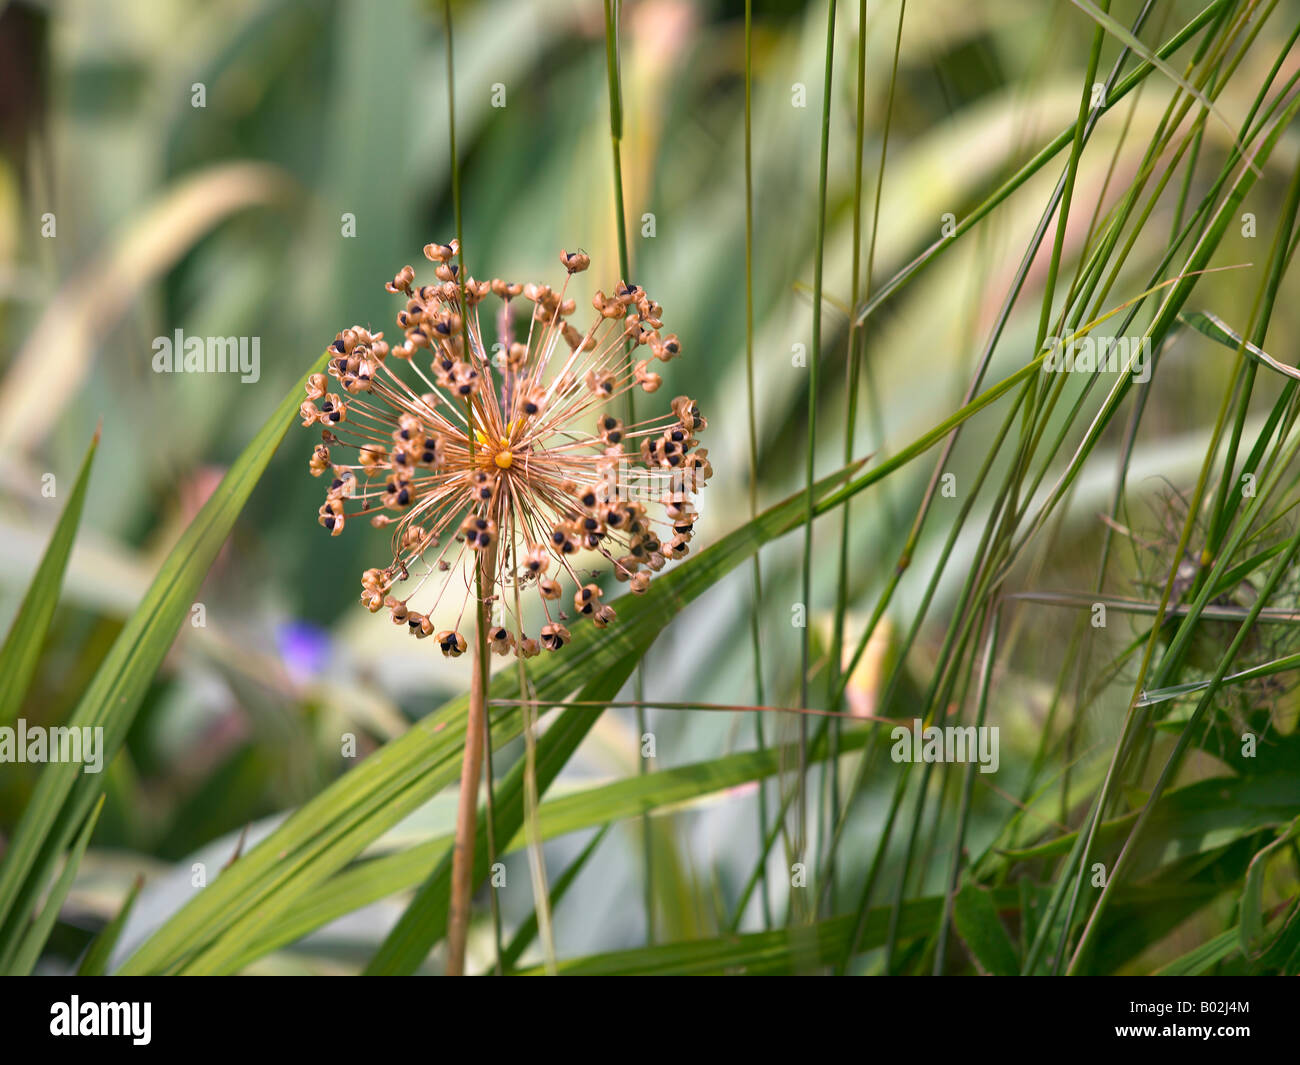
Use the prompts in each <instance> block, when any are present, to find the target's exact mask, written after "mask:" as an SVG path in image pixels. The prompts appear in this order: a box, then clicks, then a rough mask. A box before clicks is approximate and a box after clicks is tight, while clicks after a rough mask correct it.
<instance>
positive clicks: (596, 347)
mask: <svg viewBox="0 0 1300 1065" xmlns="http://www.w3.org/2000/svg"><path fill="white" fill-rule="evenodd" d="M458 250H459V249H458V247H457V244H456V242H454V241H453V242H452V243H451V244H450V245H443V244H429V245H427V246H426V247H425V249H424V253H425V255H426V257H428V258H429V259H430V260H431V261H433V262H434V263H435V264H436V267H435V271H434V272H435V274H436V276H437V279H438V283H437V284H432V285H423V286H416V284H415V271H414V270H413V269H412V268H411V267H410V266H406V267H403V269H402V270H401V271H400V272H399V273H398V274H397V276H396V277H394V278H393V280H392V281H390V282H388V283H387V285H386V288H387V289H388V291H389V292H392V293H394V294H400V295H401V296H403V297H404V298H405V304H404V306H403V307H402V309H401V310H400V311H399V312H398V315H397V325H398V327H399V328H400V329H401V330H402V336H403V339H402V342H401V343H400V344H397V345H393V346H390V345H389V344H388V343H387V342H386V341H385V340H384V334H383V333H371V332H370V331H369V330H367V329H364V328H362V327H360V326H354V327H353V328H351V329H346V330H344V331H343V332H341V333H339V334H338V335H337V336H336V337H335V339H334V342H333V344H331V345H330V354H331V359H330V363H329V367H328V377H327V376H326V375H325V374H316V375H314V376H313V377H312V378H311V379H310V381H309V382H308V385H307V399H306V401H305V402H304V403H303V404H302V407H301V414H302V419H303V425H304V426H312V425H320V426H321V427H322V442H321V443H320V444H319V445H317V447H316V449H315V452H314V453H313V455H312V457H311V462H310V469H311V472H312V473H313V474H314V475H315V476H318V477H320V476H323V475H325V474H326V473H328V474H329V478H330V482H329V488H328V490H327V492H326V496H325V502H324V504H323V505H322V506H321V508H320V513H319V520H320V524H321V525H323V526H324V527H325V528H326V529H327V530H329V532H330V533H331V534H332V535H335V536H337V535H339V534H340V533H341V532H342V531H343V529H344V527H345V526H346V525H347V523H348V522H349V521H350V520H351V519H353V518H356V517H360V516H367V517H369V518H370V523H371V524H372V525H374V526H376V527H388V526H391V527H392V530H393V536H392V560H391V562H389V563H388V564H387V565H385V566H383V567H377V568H373V569H368V570H366V571H365V573H363V574H362V579H361V584H362V595H361V601H362V603H364V604H365V606H366V607H367V608H368V609H369V610H370V611H371V612H372V613H378V612H380V611H383V610H387V612H388V614H389V616H390V617H391V618H392V620H393V621H394V622H395V623H396V624H399V625H402V626H404V627H405V628H406V629H407V630H408V631H409V632H410V633H412V634H413V635H415V636H417V637H420V638H424V637H427V636H430V635H434V634H435V632H436V640H437V643H438V645H439V647H440V648H441V650H442V653H443V654H444V655H447V656H451V657H455V656H458V655H460V654H463V653H464V651H465V650H466V647H467V643H468V641H467V639H466V637H465V635H464V634H463V633H462V631H461V630H462V627H463V626H464V619H465V613H466V609H467V607H468V606H469V604H470V602H471V600H472V599H473V598H474V581H473V567H472V566H466V565H465V563H466V562H473V561H474V560H475V559H476V557H477V562H478V565H479V566H481V567H482V568H483V570H484V573H483V581H482V586H483V597H484V602H485V603H486V604H488V605H489V606H490V608H491V611H492V618H493V620H492V624H491V628H490V632H489V641H490V644H491V648H492V650H493V651H494V652H496V653H497V654H502V655H504V654H510V653H513V654H515V655H521V656H523V657H531V656H533V655H536V654H538V653H539V651H540V650H541V649H546V650H549V651H558V650H559V649H560V648H562V647H563V646H564V645H565V644H567V643H568V642H569V639H570V632H569V629H568V628H567V627H566V625H565V622H566V621H569V620H570V614H569V611H568V609H567V603H568V602H571V603H572V610H573V612H574V613H575V614H577V615H578V616H585V617H587V618H589V619H590V620H591V622H592V623H593V624H594V625H595V626H597V627H598V628H604V627H605V626H607V625H609V624H610V623H611V622H613V621H614V620H615V614H614V610H613V608H612V607H610V606H609V605H608V604H606V603H605V602H604V601H603V596H604V592H603V590H602V587H601V585H600V584H599V583H597V582H598V580H599V578H600V577H601V576H603V575H605V574H611V575H612V576H613V577H614V579H615V580H617V581H621V582H626V583H628V584H629V586H630V587H631V590H632V591H633V592H638V593H639V592H643V591H645V589H646V586H647V584H648V583H649V581H650V578H651V575H652V574H653V573H654V572H656V571H658V570H659V569H661V568H662V567H663V566H664V564H665V561H666V560H667V559H671V558H680V557H682V556H683V555H685V554H686V553H687V551H688V550H689V544H690V540H691V533H692V530H693V527H694V524H695V520H696V518H697V516H698V514H697V511H696V508H695V505H694V503H693V496H694V493H695V492H696V491H697V490H698V488H699V487H701V486H702V485H703V483H704V481H705V479H706V478H707V477H708V476H709V475H710V474H711V473H712V468H711V467H710V465H709V461H708V451H707V450H705V449H697V444H698V441H697V439H696V434H697V433H698V432H700V431H701V430H702V429H704V428H705V425H706V423H705V420H704V418H703V417H702V416H701V414H700V410H699V407H698V405H697V404H696V403H695V402H694V400H692V399H690V398H689V397H687V396H678V397H677V398H676V399H674V400H673V401H672V403H671V404H669V405H668V410H667V412H665V413H663V414H661V415H659V416H658V417H654V418H650V419H647V420H644V421H638V422H637V423H636V424H634V425H625V424H623V422H622V421H621V420H620V419H619V418H618V417H616V416H615V415H614V413H613V410H614V409H615V402H616V401H617V400H618V399H619V397H621V396H622V395H623V394H624V393H626V392H627V391H628V390H629V389H633V388H639V389H641V390H642V391H643V392H646V393H654V392H657V391H658V390H659V387H660V384H661V380H660V376H659V374H657V373H656V372H654V370H653V369H652V367H653V366H654V364H655V362H656V361H662V362H667V361H669V360H671V359H674V358H676V357H677V356H679V355H680V354H681V343H680V341H679V340H678V339H677V337H676V336H675V335H673V334H667V335H664V334H663V333H662V327H663V323H662V320H661V317H660V316H661V314H662V308H661V307H660V306H659V304H657V303H655V302H654V301H653V300H651V299H650V297H649V296H648V295H647V294H646V292H645V290H644V289H642V288H640V287H639V286H637V285H634V284H630V283H628V282H626V281H623V282H620V283H619V284H618V286H617V287H616V288H615V289H614V291H613V293H612V294H610V295H606V294H605V293H604V292H597V293H596V295H595V298H594V299H593V301H592V303H593V306H594V309H595V315H594V320H593V321H592V323H591V325H590V326H588V327H587V329H586V330H585V331H583V330H580V329H579V328H577V327H576V326H575V325H573V324H572V323H571V322H570V320H569V319H570V318H571V317H572V316H573V315H574V313H575V310H576V306H575V303H574V301H573V300H572V299H570V298H568V297H567V295H566V292H567V288H568V283H569V279H570V278H571V277H572V276H573V275H574V274H576V273H578V272H580V271H582V270H585V269H586V268H587V267H588V266H589V265H590V258H589V257H588V256H587V255H586V254H585V253H583V252H567V251H566V252H561V254H560V261H561V263H562V264H563V266H564V268H565V270H566V272H567V274H566V277H565V280H564V284H563V285H562V286H561V288H560V290H559V291H558V292H557V291H554V290H552V289H551V287H550V286H548V285H542V284H515V283H510V282H506V281H503V280H501V279H499V278H494V279H492V280H490V281H478V280H475V279H474V278H471V277H467V278H465V279H464V284H463V285H462V284H461V283H460V279H459V278H458V276H457V275H458V268H457V266H456V265H455V263H453V262H452V258H453V256H455V255H456V253H457V252H458ZM462 293H463V301H464V302H463V306H462ZM490 296H491V297H495V306H493V307H492V309H491V311H490V314H491V321H492V324H493V325H494V326H495V336H496V342H495V343H492V344H491V345H489V342H488V341H487V340H486V339H485V337H484V331H483V324H482V321H481V318H482V315H483V306H484V304H485V303H487V302H488V298H489V297H490ZM521 304H522V305H523V308H524V309H526V311H527V315H526V320H525V315H524V313H521ZM465 338H468V351H466V344H465ZM331 379H332V380H331ZM650 508H655V511H656V514H655V515H654V516H652V514H651V511H650ZM660 508H661V510H660ZM525 596H527V597H529V598H531V599H535V600H536V601H537V602H539V603H540V605H541V608H542V613H543V615H544V617H545V621H544V623H543V624H542V625H541V627H540V631H538V632H536V633H535V634H534V633H532V632H529V631H528V626H527V624H526V623H525V619H524V613H525V611H524V597H525ZM566 596H567V602H566V601H565V600H566ZM435 616H437V617H439V618H440V619H441V618H445V619H446V620H447V621H448V622H449V624H446V625H445V627H443V628H441V629H439V628H438V627H437V626H436V625H435V621H434V618H435ZM472 617H473V612H471V618H472Z"/></svg>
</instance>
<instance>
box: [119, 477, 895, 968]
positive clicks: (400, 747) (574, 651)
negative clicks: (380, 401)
mask: <svg viewBox="0 0 1300 1065" xmlns="http://www.w3.org/2000/svg"><path fill="white" fill-rule="evenodd" d="M850 472H851V469H850V470H844V471H840V472H838V473H836V474H832V475H831V476H830V477H828V478H826V479H824V480H823V481H821V482H819V483H818V484H817V485H816V486H815V489H814V498H816V499H818V500H822V501H825V502H823V503H822V504H820V505H821V506H823V507H828V506H829V505H830V503H829V499H828V497H830V498H831V499H835V501H836V502H837V503H838V502H841V501H842V500H843V499H846V498H849V497H850V496H852V495H853V494H854V491H857V490H861V489H862V488H865V487H867V486H868V485H869V484H871V483H874V481H876V480H877V479H879V471H878V470H873V471H871V472H869V473H866V474H863V475H861V476H859V477H858V478H857V479H856V480H854V481H853V482H851V484H850V485H847V486H844V487H842V488H840V489H839V492H837V493H836V492H835V489H836V488H837V486H840V485H842V483H843V481H844V480H845V478H846V476H847V475H848V474H849V473H850ZM847 489H853V491H847ZM832 493H834V494H832ZM804 507H805V495H804V493H802V492H801V493H798V494H797V495H794V496H791V497H790V498H789V499H787V500H785V501H784V502H782V503H779V504H777V505H776V506H774V507H772V508H770V509H769V510H767V511H765V512H764V513H763V514H761V515H760V516H759V517H758V518H756V519H755V520H753V521H751V522H747V523H746V524H744V525H742V526H740V527H739V528H737V529H735V530H733V531H732V532H731V533H729V534H728V535H727V536H725V537H723V538H722V539H721V540H720V541H719V542H718V543H716V544H713V545H712V546H710V547H708V548H706V549H705V550H704V551H702V552H700V554H699V555H697V556H695V557H694V558H693V559H687V560H686V561H685V562H683V563H682V564H681V565H679V566H676V567H674V568H673V569H672V570H669V571H667V572H665V573H663V574H661V575H660V576H659V577H657V578H656V579H655V580H654V581H652V582H651V583H650V587H649V589H648V590H647V591H646V593H645V594H644V595H640V596H634V595H624V596H622V597H620V598H619V599H618V600H616V601H615V602H614V603H613V604H612V605H613V606H614V607H615V609H616V610H617V611H618V617H619V621H618V624H616V625H613V626H611V627H609V628H608V629H604V630H601V631H599V632H596V631H595V630H593V629H592V628H591V627H590V626H584V627H582V628H580V629H578V630H577V631H575V633H574V638H573V642H572V643H571V644H570V645H569V646H568V647H566V648H565V650H564V653H563V654H555V655H547V656H544V657H543V658H541V659H535V660H533V662H531V663H530V664H529V671H528V672H529V677H530V681H531V685H532V687H533V689H534V691H535V693H536V695H537V697H538V698H539V699H541V700H543V701H555V702H559V701H560V700H562V699H564V698H565V697H566V696H568V695H569V694H570V693H571V692H573V691H574V690H575V689H577V688H578V687H579V685H580V684H581V683H583V682H584V680H585V679H586V678H588V677H591V676H600V675H601V674H603V673H604V672H605V671H606V670H608V669H610V668H611V667H612V666H615V665H617V664H618V663H620V662H626V661H629V660H631V661H635V660H636V658H637V656H638V655H639V654H640V651H641V644H642V642H643V641H645V640H647V639H650V638H653V637H654V636H655V635H657V634H658V632H659V631H660V630H661V629H662V627H663V626H664V625H665V624H667V622H668V621H669V620H671V618H672V617H673V616H674V615H675V614H676V613H677V612H678V611H679V610H680V609H681V608H682V607H684V606H685V605H686V604H687V603H689V602H691V601H692V600H694V599H695V598H697V597H698V596H699V595H700V594H702V593H703V592H704V591H706V590H707V589H708V588H710V587H711V586H712V585H713V584H714V583H716V582H717V581H718V580H719V579H721V578H722V577H723V576H724V575H725V574H726V573H729V572H730V571H731V570H732V569H734V568H735V567H736V566H737V565H739V564H740V563H741V562H743V561H745V560H746V559H748V558H749V557H750V556H751V555H752V554H753V553H754V552H755V551H757V550H758V549H759V548H760V547H761V546H762V545H763V544H765V543H768V542H770V541H771V540H773V539H775V538H776V537H778V536H780V535H782V534H783V533H786V532H789V531H790V530H791V529H793V528H795V527H796V526H797V525H798V524H799V522H800V520H801V519H802V517H803V512H804ZM493 686H494V687H493V694H494V695H495V696H496V697H497V698H501V699H511V698H518V697H519V696H518V680H517V677H516V676H515V672H514V670H506V671H504V672H503V673H502V674H501V675H499V676H498V677H495V678H494V679H493ZM467 707H468V701H467V699H466V697H464V696H462V697H460V698H457V699H453V700H451V701H450V702H448V703H446V704H445V705H444V706H442V707H441V708H440V709H439V710H437V711H435V712H434V713H432V714H430V715H429V716H428V717H426V718H423V719H422V720H420V721H418V722H417V723H416V724H415V725H413V726H412V728H411V729H410V731H408V732H407V733H406V734H405V735H403V736H401V737H399V738H398V739H396V740H394V741H391V742H390V743H387V744H385V745H384V747H382V748H381V749H380V750H379V751H377V752H376V753H375V754H373V755H371V756H370V757H369V758H367V759H366V760H365V761H364V762H362V763H361V764H360V765H359V766H357V767H356V768H355V769H353V770H351V771H350V772H349V773H347V774H346V775H345V776H343V777H341V778H340V779H339V780H337V781H335V782H334V783H332V784H331V785H330V786H329V787H327V788H326V789H325V790H324V791H323V792H321V793H320V794H319V795H317V796H316V797H315V798H313V799H312V800H311V801H310V802H308V803H306V804H305V805H304V806H302V807H301V808H300V809H299V810H297V811H296V812H295V813H294V814H293V815H292V816H291V817H290V818H289V819H288V820H287V821H286V822H285V823H284V824H283V825H281V826H280V827H279V828H278V829H277V830H276V831H275V832H273V833H272V834H271V835H270V836H269V837H267V839H265V840H263V841H262V842H261V843H260V844H258V845H257V846H256V847H254V848H253V849H252V850H250V851H249V852H248V854H246V855H244V856H243V857H242V858H241V859H240V860H239V861H237V862H236V863H235V864H234V865H232V866H231V867H230V868H229V869H227V870H225V871H224V872H223V873H222V874H221V875H220V876H219V877H218V878H217V879H216V880H215V881H213V882H212V883H210V884H209V885H208V886H207V887H206V888H205V889H204V890H203V891H202V892H201V893H200V894H198V895H197V896H195V898H194V899H193V900H192V901H191V902H190V903H188V904H187V905H186V906H185V907H184V908H183V909H182V910H181V911H179V912H178V913H177V914H175V915H174V916H173V917H172V918H171V919H170V920H169V921H168V922H167V923H166V924H165V925H164V926H163V927H162V928H160V929H159V930H158V931H157V932H155V933H154V935H153V936H152V937H151V938H150V939H149V941H148V942H146V943H145V944H144V945H143V946H142V947H141V948H140V949H139V950H138V951H137V952H136V953H135V954H134V955H133V956H132V957H131V958H129V959H128V960H127V962H126V963H125V964H124V966H123V967H122V970H121V971H122V972H123V973H144V972H163V971H167V970H170V969H171V968H173V967H174V966H176V965H177V964H178V963H180V962H181V961H182V960H183V959H184V958H185V957H186V956H187V955H190V954H193V953H195V952H196V951H200V950H203V949H205V948H207V947H208V946H210V945H211V944H213V943H214V942H215V941H216V940H217V939H219V938H220V937H223V936H224V935H225V934H226V933H227V932H228V931H229V930H230V929H231V928H232V927H234V926H235V925H236V924H237V923H240V922H242V923H243V924H242V930H243V932H244V933H248V932H249V931H250V930H252V929H253V928H256V927H261V926H264V925H267V924H268V923H273V922H274V921H275V920H276V919H278V918H279V917H281V916H282V915H283V913H284V912H286V911H288V910H289V909H291V908H292V907H293V906H295V905H298V904H299V902H300V900H303V899H304V898H305V897H306V896H308V895H309V893H310V892H312V891H314V890H316V889H317V888H318V887H319V886H320V885H321V884H323V883H324V882H325V881H327V880H328V879H329V877H331V876H332V875H333V874H334V873H335V872H337V871H338V870H339V869H341V868H342V867H343V866H344V865H346V864H347V863H348V862H349V861H351V860H352V859H353V858H355V857H356V855H357V854H359V853H360V852H361V851H362V850H363V849H364V848H365V847H366V846H368V845H369V844H370V843H373V842H374V841H375V840H376V839H378V838H379V837H380V836H381V835H382V834H383V833H384V832H385V831H387V830H388V829H389V828H391V827H392V826H393V825H395V824H397V822H398V821H400V820H402V818H404V817H405V816H407V815H408V814H409V813H411V812H412V811H413V810H415V809H416V808H417V807H419V806H420V805H422V804H423V803H424V802H426V801H427V800H428V799H429V798H431V797H432V796H433V795H435V794H437V792H439V791H440V790H441V789H442V788H444V787H446V786H447V785H448V784H450V783H451V782H452V781H454V780H455V779H457V776H458V774H459V772H460V751H461V747H462V745H463V743H464V737H465V718H466V710H467ZM520 722H521V715H520V712H519V711H518V709H516V708H511V709H508V710H505V711H503V712H499V713H497V714H496V715H495V717H494V720H493V722H492V730H493V736H492V743H493V749H495V750H500V749H501V747H503V746H504V745H505V743H506V742H508V741H509V740H510V739H512V738H514V737H515V736H517V735H518V734H519V731H520ZM272 897H274V905H272ZM237 939H238V937H235V938H232V939H230V940H227V941H226V942H225V943H224V944H223V945H222V946H221V948H220V950H219V951H216V952H213V953H211V954H209V955H208V956H207V957H206V958H205V960H204V968H205V969H206V968H207V967H209V966H216V967H220V965H218V963H219V962H220V963H221V965H225V964H228V963H229V962H230V961H231V960H232V959H233V958H234V957H236V956H237V955H239V954H242V953H243V946H242V943H240V942H238V941H237Z"/></svg>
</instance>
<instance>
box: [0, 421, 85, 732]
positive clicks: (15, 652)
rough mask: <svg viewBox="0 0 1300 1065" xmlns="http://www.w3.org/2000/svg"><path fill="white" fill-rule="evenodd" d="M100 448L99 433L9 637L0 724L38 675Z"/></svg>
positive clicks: (3, 654) (3, 652)
mask: <svg viewBox="0 0 1300 1065" xmlns="http://www.w3.org/2000/svg"><path fill="white" fill-rule="evenodd" d="M98 446H99V430H98V429H96V430H95V435H94V437H93V438H92V439H91V441H90V447H88V448H87V449H86V457H85V458H84V459H82V460H81V470H80V472H78V474H77V480H76V482H75V483H74V484H73V486H72V495H70V496H69V497H68V502H67V503H66V504H65V505H64V507H63V513H62V514H60V515H59V522H58V524H57V525H56V526H55V527H54V535H53V536H51V537H50V544H49V546H48V547H47V548H46V549H45V554H44V555H42V556H41V562H40V565H39V566H38V567H37V568H36V574H35V576H33V577H32V581H31V584H29V585H28V586H27V593H26V594H25V595H24V596H23V601H22V603H21V604H20V605H19V607H18V613H17V614H16V615H14V621H13V624H12V625H11V626H10V627H9V635H8V636H6V637H5V642H4V646H3V647H0V677H3V678H4V684H3V685H0V725H7V724H9V723H10V722H12V721H13V719H14V718H15V717H16V716H17V715H18V707H19V706H21V705H22V701H23V695H24V694H26V692H27V685H28V684H29V683H31V679H32V674H33V673H34V672H35V671H36V662H37V659H38V658H39V657H40V653H41V645H42V644H43V643H44V642H45V634H46V632H47V631H48V630H49V627H50V619H51V618H53V617H54V608H55V607H56V606H57V605H58V602H59V589H60V588H61V587H62V586H63V572H64V570H65V569H66V568H67V565H68V556H69V555H70V554H71V553H72V542H73V540H75V539H76V536H77V525H78V523H79V522H80V521H81V508H82V504H84V503H85V501H86V485H87V484H89V483H90V467H91V464H92V463H93V462H94V458H95V449H96V448H97V447H98Z"/></svg>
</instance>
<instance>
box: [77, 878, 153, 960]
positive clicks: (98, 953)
mask: <svg viewBox="0 0 1300 1065" xmlns="http://www.w3.org/2000/svg"><path fill="white" fill-rule="evenodd" d="M143 886H144V877H143V876H137V877H136V878H135V882H134V883H133V884H132V885H131V890H130V891H128V892H127V894H126V898H125V899H124V900H123V902H122V906H121V908H120V909H119V910H118V911H117V916H116V917H114V918H113V919H112V920H111V921H109V922H108V924H106V925H105V926H104V929H103V931H101V932H100V933H99V935H97V936H96V937H95V938H94V940H93V941H92V942H91V944H90V946H89V947H88V948H87V950H86V955H85V957H83V958H82V959H81V964H80V965H78V966H77V975H78V976H103V975H105V974H106V973H107V972H108V959H109V958H110V957H111V956H112V954H113V948H115V947H116V946H117V941H118V939H119V938H120V937H121V935H122V929H123V928H125V927H126V922H127V919H128V918H129V917H130V916H131V910H132V909H133V908H134V907H135V900H136V899H137V898H138V897H139V895H140V888H141V887H143Z"/></svg>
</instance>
